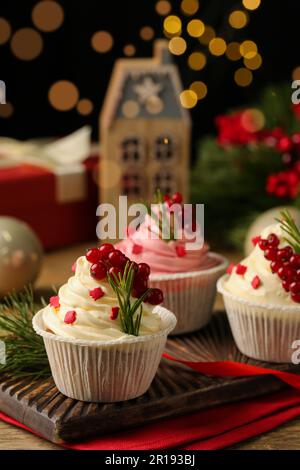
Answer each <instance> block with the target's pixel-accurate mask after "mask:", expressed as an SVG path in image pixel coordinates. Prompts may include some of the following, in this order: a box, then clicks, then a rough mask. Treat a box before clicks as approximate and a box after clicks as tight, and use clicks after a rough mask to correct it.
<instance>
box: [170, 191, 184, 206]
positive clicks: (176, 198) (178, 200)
mask: <svg viewBox="0 0 300 470" xmlns="http://www.w3.org/2000/svg"><path fill="white" fill-rule="evenodd" d="M172 200H173V202H174V203H175V204H182V201H183V197H182V194H181V193H174V194H173V196H172Z"/></svg>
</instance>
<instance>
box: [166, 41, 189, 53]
mask: <svg viewBox="0 0 300 470" xmlns="http://www.w3.org/2000/svg"><path fill="white" fill-rule="evenodd" d="M186 48H187V45H186V41H185V40H184V39H183V38H181V37H178V36H176V37H174V38H172V39H171V40H170V41H169V50H170V52H171V53H172V54H174V55H181V54H184V53H185V51H186Z"/></svg>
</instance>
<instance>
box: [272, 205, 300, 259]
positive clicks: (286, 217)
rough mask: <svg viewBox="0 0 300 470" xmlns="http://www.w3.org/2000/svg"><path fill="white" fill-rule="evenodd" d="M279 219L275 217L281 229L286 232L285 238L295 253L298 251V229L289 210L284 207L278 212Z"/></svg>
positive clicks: (299, 244)
mask: <svg viewBox="0 0 300 470" xmlns="http://www.w3.org/2000/svg"><path fill="white" fill-rule="evenodd" d="M280 215H281V219H276V220H277V222H279V223H280V225H281V228H282V230H283V231H284V232H285V233H286V234H287V237H285V240H286V242H287V243H289V244H290V245H291V246H292V247H293V249H294V251H295V252H296V253H300V230H299V228H298V227H297V225H296V223H295V221H294V219H293V217H292V215H291V214H290V212H289V211H288V210H287V209H285V210H283V211H281V212H280Z"/></svg>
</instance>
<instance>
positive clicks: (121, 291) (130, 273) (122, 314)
mask: <svg viewBox="0 0 300 470" xmlns="http://www.w3.org/2000/svg"><path fill="white" fill-rule="evenodd" d="M134 276H135V271H134V268H133V265H132V263H131V262H129V261H128V262H127V263H126V266H125V269H124V273H123V275H121V274H120V273H119V275H118V276H117V275H116V274H107V279H108V283H109V285H110V286H111V288H112V289H113V291H114V292H115V293H116V296H117V299H118V303H119V308H120V311H119V319H120V323H121V328H122V331H124V333H126V334H128V335H133V336H139V331H140V326H141V320H142V315H143V306H142V303H143V301H144V300H145V298H146V297H147V295H148V294H149V293H150V292H151V290H152V289H147V290H146V291H145V292H144V293H143V295H142V296H141V297H140V298H139V299H137V300H135V301H134V302H133V303H132V299H131V291H132V287H133V281H134Z"/></svg>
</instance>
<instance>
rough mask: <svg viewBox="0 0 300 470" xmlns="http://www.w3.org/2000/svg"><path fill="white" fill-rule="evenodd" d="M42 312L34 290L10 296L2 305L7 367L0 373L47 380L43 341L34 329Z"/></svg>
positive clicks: (0, 322) (0, 314) (0, 326)
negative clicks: (34, 324) (35, 317)
mask: <svg viewBox="0 0 300 470" xmlns="http://www.w3.org/2000/svg"><path fill="white" fill-rule="evenodd" d="M38 309H39V305H37V304H36V303H35V301H34V298H33V291H32V288H31V287H27V288H26V289H25V290H24V292H22V293H19V294H16V293H13V294H10V295H9V296H8V297H6V298H5V299H4V301H3V302H2V303H1V304H0V330H2V331H1V333H2V335H1V340H2V341H4V343H5V354H6V358H5V359H6V361H5V364H3V365H1V364H0V374H1V375H4V374H5V375H7V376H12V377H17V378H19V377H30V376H32V377H46V376H49V375H50V374H51V372H50V367H49V362H48V358H47V354H46V350H45V347H44V342H43V339H42V338H41V337H40V336H38V335H37V334H36V332H35V331H34V329H33V326H32V317H33V315H34V314H35V312H36V311H37V310H38Z"/></svg>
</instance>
